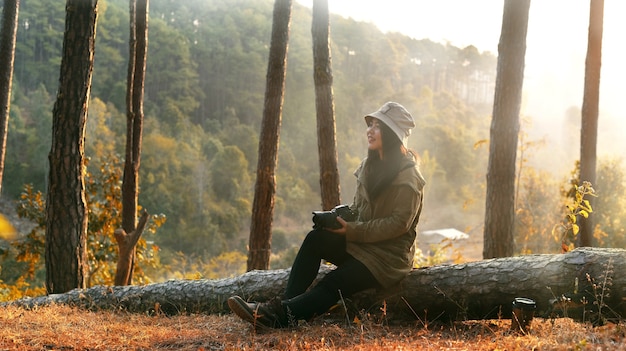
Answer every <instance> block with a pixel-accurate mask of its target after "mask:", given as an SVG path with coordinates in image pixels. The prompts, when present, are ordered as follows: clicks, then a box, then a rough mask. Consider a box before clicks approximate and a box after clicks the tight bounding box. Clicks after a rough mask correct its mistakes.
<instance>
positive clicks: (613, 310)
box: [4, 248, 626, 321]
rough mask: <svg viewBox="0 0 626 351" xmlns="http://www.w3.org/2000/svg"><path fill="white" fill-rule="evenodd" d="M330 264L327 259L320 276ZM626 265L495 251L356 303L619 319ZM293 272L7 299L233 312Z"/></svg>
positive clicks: (439, 312) (572, 255) (434, 313)
mask: <svg viewBox="0 0 626 351" xmlns="http://www.w3.org/2000/svg"><path fill="white" fill-rule="evenodd" d="M329 269H330V268H327V267H326V266H324V268H323V269H321V270H320V275H319V277H321V276H323V275H324V274H325V273H326V272H328V270H329ZM625 270H626V250H622V249H599V248H579V249H576V250H574V251H572V252H569V253H565V254H558V255H549V254H545V255H526V256H518V257H508V258H496V259H489V260H483V261H477V262H470V263H464V264H454V265H440V266H433V267H426V268H420V269H416V270H414V271H413V272H411V274H410V275H409V276H408V277H407V278H406V279H405V280H404V281H403V282H401V283H400V284H399V285H398V286H396V287H394V288H393V289H389V290H386V291H374V290H370V291H365V292H362V293H359V294H357V295H356V296H354V297H353V298H352V299H351V300H352V303H351V304H352V305H354V306H356V307H357V308H358V309H362V310H366V311H371V310H373V309H376V310H377V309H378V307H379V306H381V304H382V302H383V301H384V302H385V304H386V310H387V313H388V317H391V318H398V319H416V318H419V319H426V320H429V321H433V320H441V319H490V318H509V317H510V316H511V309H512V302H513V300H514V299H515V298H516V297H525V298H530V299H532V300H534V301H535V302H536V305H537V310H536V313H535V315H536V316H542V317H548V316H551V315H555V316H569V317H573V318H583V319H585V318H587V319H588V320H591V319H592V316H593V315H594V313H595V314H596V315H602V316H604V317H605V318H608V319H612V318H614V319H621V317H622V316H625V315H626V304H625V301H626V275H624V274H623V272H624V271H625ZM288 276H289V270H272V271H251V272H248V273H245V274H243V275H241V276H238V277H234V278H227V279H218V280H171V281H167V282H163V283H155V284H149V285H144V286H110V287H109V286H96V287H93V288H89V289H76V290H72V291H70V292H68V293H65V294H56V295H48V296H41V297H35V298H27V299H21V300H15V301H11V302H8V303H5V304H4V305H9V304H11V305H16V306H22V307H24V308H33V307H36V306H42V305H47V304H52V303H57V304H69V305H74V306H77V307H80V308H86V309H90V310H111V309H119V310H125V311H129V312H137V313H166V314H178V313H217V314H219V313H228V312H229V310H228V307H227V305H226V299H228V297H230V296H231V295H234V294H237V295H240V296H242V297H244V298H246V299H249V300H255V301H265V300H268V299H269V298H271V297H274V296H277V295H280V294H282V292H283V290H284V288H285V285H286V282H287V278H288ZM554 301H557V302H556V303H555V302H554ZM599 306H600V307H601V308H600V309H599V308H598V307H599ZM598 310H600V313H598Z"/></svg>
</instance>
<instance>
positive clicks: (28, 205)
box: [0, 156, 165, 297]
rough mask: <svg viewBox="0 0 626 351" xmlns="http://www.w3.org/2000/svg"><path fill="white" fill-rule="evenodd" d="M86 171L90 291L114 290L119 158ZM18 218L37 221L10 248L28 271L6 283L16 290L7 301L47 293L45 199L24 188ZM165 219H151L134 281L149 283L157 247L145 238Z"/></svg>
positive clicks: (138, 254) (29, 187) (138, 249)
mask: <svg viewBox="0 0 626 351" xmlns="http://www.w3.org/2000/svg"><path fill="white" fill-rule="evenodd" d="M88 170H89V171H88V172H87V173H86V176H85V183H86V184H85V188H86V193H85V198H86V200H87V204H88V207H89V227H88V230H87V253H88V264H89V280H88V286H93V285H111V284H113V279H114V277H115V268H116V263H117V256H118V255H117V251H118V249H117V244H116V242H115V238H114V236H113V232H114V230H115V229H117V228H121V210H122V203H121V176H122V165H121V162H120V160H119V159H118V158H117V157H115V156H109V157H107V158H105V159H104V160H102V162H101V163H100V164H99V165H98V168H97V169H91V167H88ZM17 213H18V215H19V216H20V218H24V219H28V220H30V221H32V222H34V223H35V226H34V228H33V229H32V230H31V232H30V233H28V235H26V236H25V237H23V238H21V239H19V240H16V241H14V242H13V243H12V245H13V247H14V252H15V261H16V262H18V263H22V264H23V265H25V269H22V270H20V272H21V273H19V276H17V277H13V279H12V280H11V281H8V282H9V283H11V285H12V287H11V289H12V290H10V293H8V295H7V296H9V295H10V296H11V297H15V296H16V295H20V293H18V292H17V290H19V291H20V292H21V296H27V295H28V294H30V293H32V292H39V291H40V290H41V289H43V279H42V278H43V277H42V276H43V270H44V259H45V257H44V249H45V227H46V220H45V214H46V210H45V199H44V196H43V194H42V193H41V192H39V191H35V190H34V189H33V187H32V185H26V186H25V188H24V192H23V193H22V195H21V198H20V201H19V203H18V208H17ZM164 220H165V217H164V216H162V215H153V216H152V219H151V221H150V222H149V223H148V225H147V226H146V229H145V230H144V234H143V235H142V237H141V239H140V240H139V242H138V243H137V247H136V261H135V262H136V264H135V270H134V278H135V281H136V282H138V283H148V282H150V281H151V279H150V278H149V277H148V276H147V275H146V274H145V271H144V267H146V266H152V267H153V268H154V267H155V266H156V263H157V262H158V247H156V246H155V245H154V244H149V243H148V241H147V240H146V236H149V235H153V234H154V233H155V232H156V229H157V228H158V227H159V226H161V225H162V224H163V222H164ZM5 260H6V258H5ZM32 287H34V288H32ZM1 288H2V287H1V286H0V289H1ZM15 289H17V290H15ZM44 291H45V289H44Z"/></svg>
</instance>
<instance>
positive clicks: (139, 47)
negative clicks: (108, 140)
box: [115, 0, 149, 285]
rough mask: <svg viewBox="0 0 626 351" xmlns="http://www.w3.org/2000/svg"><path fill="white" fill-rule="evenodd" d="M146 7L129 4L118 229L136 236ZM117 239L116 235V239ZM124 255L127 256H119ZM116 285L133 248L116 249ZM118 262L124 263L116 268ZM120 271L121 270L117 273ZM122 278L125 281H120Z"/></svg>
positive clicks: (141, 2)
mask: <svg viewBox="0 0 626 351" xmlns="http://www.w3.org/2000/svg"><path fill="white" fill-rule="evenodd" d="M148 7H149V0H131V1H130V38H129V58H128V80H127V84H128V86H127V91H126V109H127V111H126V159H125V162H124V180H123V183H122V228H123V231H124V232H125V233H133V234H134V235H137V236H138V237H137V238H136V240H132V241H134V244H137V241H138V240H139V236H141V234H142V231H143V230H141V231H140V230H138V228H136V227H135V226H136V221H137V198H138V196H139V164H140V160H141V140H142V134H143V118H144V115H143V96H144V82H145V77H146V61H147V51H148ZM116 238H117V236H116ZM123 254H124V255H128V257H123ZM118 259H119V261H118V271H117V272H116V275H115V284H116V285H130V284H132V279H133V270H134V267H135V245H133V247H132V250H128V248H122V246H121V245H120V250H119V258H118ZM119 262H128V266H123V267H120V264H119ZM120 268H122V269H121V270H120ZM123 278H125V279H123Z"/></svg>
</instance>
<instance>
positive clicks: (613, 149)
mask: <svg viewBox="0 0 626 351" xmlns="http://www.w3.org/2000/svg"><path fill="white" fill-rule="evenodd" d="M298 2H299V3H301V4H303V5H306V6H308V7H311V4H312V0H298ZM503 5H504V1H503V0H438V1H423V0H415V1H407V0H387V1H363V0H329V10H330V12H331V13H334V14H338V15H341V16H343V17H346V18H353V19H354V20H357V21H364V22H368V23H373V24H375V25H376V26H377V27H378V28H379V29H380V30H382V31H383V32H400V33H403V34H405V35H408V36H410V37H413V38H415V39H430V40H432V41H435V42H439V43H442V44H447V43H449V44H451V45H454V46H457V47H461V48H463V47H466V46H468V45H474V46H475V47H476V48H478V50H479V51H482V52H485V51H489V52H492V53H494V54H496V55H497V50H498V49H497V48H498V41H499V39H500V29H501V25H502V10H503ZM624 13H626V2H624V1H622V0H606V1H605V3H604V32H603V43H602V72H601V87H600V107H599V112H600V115H599V127H598V128H599V131H598V156H599V157H603V156H616V155H619V156H621V157H623V156H624V155H625V151H626V141H625V139H624V138H623V137H622V135H624V133H625V132H626V126H625V123H624V119H623V108H622V100H623V88H621V85H622V82H623V81H624V79H626V67H625V65H624V62H626V50H624V48H623V44H622V43H621V35H622V33H626V23H625V21H624V20H623V18H621V17H622V16H623V14H624ZM588 26H589V1H582V0H550V1H531V5H530V13H529V24H528V34H527V50H526V67H525V80H524V93H523V94H524V95H523V102H522V112H521V114H522V117H524V118H529V119H530V120H531V123H530V126H528V128H531V130H528V131H527V132H528V134H529V135H530V137H531V138H533V139H545V141H546V142H547V144H548V146H547V147H544V149H545V150H537V151H536V153H537V154H538V155H536V156H537V157H536V159H539V160H541V161H539V163H545V164H550V165H551V166H552V167H557V169H558V171H559V173H561V172H563V168H562V167H565V168H567V169H571V168H572V166H573V162H574V160H575V159H577V158H578V153H579V145H580V141H579V136H578V135H577V136H576V139H575V140H571V136H570V137H569V139H568V140H563V138H564V133H563V132H562V129H564V123H565V115H566V111H567V110H568V109H570V108H572V107H574V108H577V109H578V110H580V109H581V106H582V96H583V89H584V85H583V83H584V71H585V56H586V52H587V33H588ZM331 33H332V28H331ZM331 35H332V34H331ZM578 123H580V121H578ZM552 144H556V146H558V147H557V148H556V150H558V151H557V152H556V153H555V149H553V148H552V147H551V146H553V145H552ZM542 153H546V154H547V155H541V154H542ZM550 157H552V158H554V159H549V158H550ZM535 166H537V167H539V168H542V165H541V164H537V165H535ZM545 169H546V170H550V171H555V170H556V169H554V168H548V167H545Z"/></svg>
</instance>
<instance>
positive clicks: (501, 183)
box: [483, 0, 530, 258]
mask: <svg viewBox="0 0 626 351" xmlns="http://www.w3.org/2000/svg"><path fill="white" fill-rule="evenodd" d="M529 8H530V0H505V2H504V15H503V18H502V33H501V35H500V43H499V45H498V68H497V78H496V89H495V96H494V103H493V116H492V120H491V130H490V143H489V164H488V169H487V196H486V206H485V207H486V209H485V229H484V248H483V258H493V257H507V256H512V255H513V251H514V247H513V228H514V224H515V159H516V155H517V142H518V135H519V112H520V104H521V100H522V85H523V81H524V60H525V55H526V32H527V29H528V11H529Z"/></svg>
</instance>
